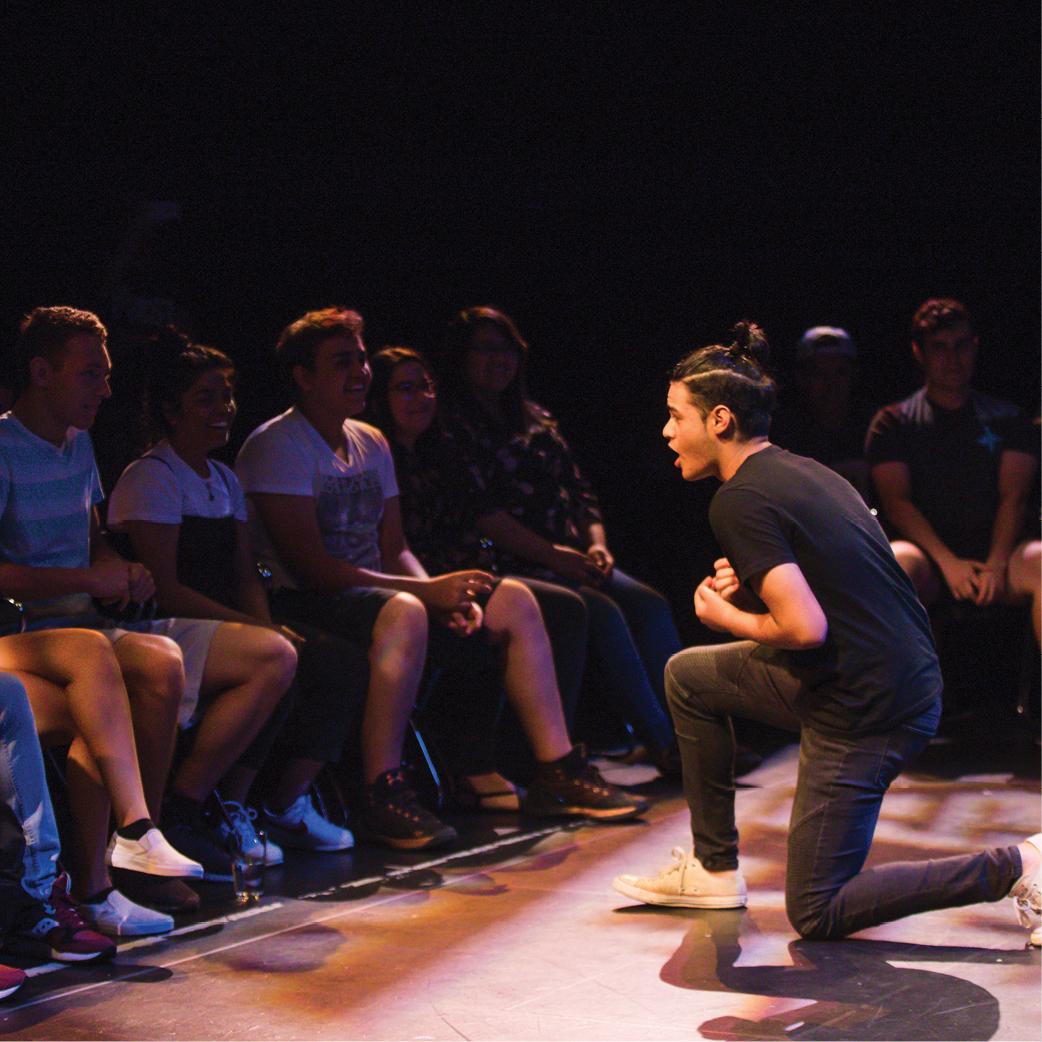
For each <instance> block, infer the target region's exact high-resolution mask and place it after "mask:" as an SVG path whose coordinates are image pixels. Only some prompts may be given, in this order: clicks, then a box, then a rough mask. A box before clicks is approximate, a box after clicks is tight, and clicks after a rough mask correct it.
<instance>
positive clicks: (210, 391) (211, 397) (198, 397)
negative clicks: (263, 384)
mask: <svg viewBox="0 0 1042 1042" xmlns="http://www.w3.org/2000/svg"><path fill="white" fill-rule="evenodd" d="M234 381H235V374H234V373H233V372H232V371H231V370H230V369H211V370H209V371H208V372H205V373H202V374H201V375H200V376H199V377H198V379H196V381H195V383H193V384H192V386H191V387H189V388H188V390H187V391H186V392H185V393H184V395H183V396H182V398H181V401H180V404H179V405H178V407H177V409H176V410H171V411H170V412H168V413H167V422H168V423H169V424H170V428H171V434H170V438H171V441H174V442H176V443H178V444H182V445H189V444H190V445H192V446H195V447H198V449H199V450H201V451H203V452H212V451H213V450H214V449H219V448H222V447H223V446H225V445H227V444H228V435H229V434H230V433H231V427H232V423H233V422H234V421H235V413H236V408H237V407H236V404H235V382H234Z"/></svg>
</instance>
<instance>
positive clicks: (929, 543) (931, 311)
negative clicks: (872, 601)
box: [865, 299, 1042, 640]
mask: <svg viewBox="0 0 1042 1042" xmlns="http://www.w3.org/2000/svg"><path fill="white" fill-rule="evenodd" d="M977 346H978V343H977V335H976V333H975V332H974V329H973V324H972V322H971V320H970V315H969V312H968V311H967V310H966V308H965V307H964V306H963V305H962V304H960V303H959V302H958V301H957V300H946V299H937V300H928V301H926V302H925V303H924V304H922V305H921V306H920V308H919V310H918V311H916V313H915V317H914V318H913V319H912V353H913V354H914V356H915V359H916V361H917V362H918V363H919V365H920V366H921V367H922V370H923V386H922V387H921V388H920V389H919V390H918V391H916V392H915V394H913V395H911V396H910V397H908V398H905V399H904V400H903V401H900V402H896V403H894V404H892V405H888V406H886V407H885V408H883V409H881V410H880V411H879V412H878V413H876V415H875V417H874V419H873V420H872V424H871V427H870V428H869V432H868V438H867V441H866V444H865V455H866V456H867V458H868V463H869V466H870V468H871V476H872V482H873V484H874V485H875V488H876V492H877V494H878V497H879V502H880V505H881V507H882V513H883V516H884V518H885V520H886V521H887V522H888V523H889V524H890V525H891V526H892V527H893V529H894V530H895V531H896V532H897V533H898V534H899V535H900V536H901V537H902V538H900V539H898V540H897V541H895V542H894V544H893V549H894V553H895V554H896V555H897V559H898V561H900V562H901V566H902V567H903V568H904V570H905V571H906V572H907V573H908V574H909V576H910V577H911V579H912V582H913V583H914V584H915V588H916V591H917V593H918V594H919V599H920V600H921V601H922V602H923V603H924V604H925V605H927V606H928V607H929V606H931V605H933V604H934V603H936V602H937V600H938V599H939V598H941V597H942V596H945V595H946V594H947V595H950V596H951V597H953V598H954V599H955V600H963V601H972V602H973V603H974V604H978V605H987V604H991V603H994V602H996V601H1007V602H1012V603H1016V602H1021V601H1030V602H1031V614H1032V623H1033V626H1034V629H1035V639H1036V640H1038V638H1039V587H1040V570H1039V565H1040V560H1042V543H1040V542H1039V540H1038V539H1025V538H1024V535H1025V530H1024V520H1025V513H1026V510H1025V507H1026V504H1027V500H1028V494H1029V492H1030V491H1031V487H1032V483H1033V482H1034V480H1035V475H1036V473H1037V470H1038V431H1037V430H1036V429H1035V428H1034V427H1033V426H1032V424H1031V423H1030V421H1029V420H1028V418H1027V417H1026V416H1025V415H1024V414H1023V413H1022V411H1021V410H1020V409H1019V408H1018V407H1017V406H1016V405H1013V404H1012V403H1011V402H1004V401H1001V400H1000V399H997V398H991V397H989V396H988V395H985V394H982V393H981V392H980V391H977V390H975V389H974V388H973V375H974V368H975V364H976V359H977Z"/></svg>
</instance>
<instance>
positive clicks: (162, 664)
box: [115, 633, 185, 703]
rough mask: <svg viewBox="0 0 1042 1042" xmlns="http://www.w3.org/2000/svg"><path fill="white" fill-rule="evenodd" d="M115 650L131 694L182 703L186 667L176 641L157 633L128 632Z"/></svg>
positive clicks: (118, 642)
mask: <svg viewBox="0 0 1042 1042" xmlns="http://www.w3.org/2000/svg"><path fill="white" fill-rule="evenodd" d="M115 651H116V659H117V661H118V662H119V664H120V668H121V669H122V671H123V679H124V681H125V682H126V685H127V689H128V691H129V692H130V693H131V694H132V695H136V696H139V697H140V696H146V697H150V698H155V699H160V700H162V701H164V702H167V701H170V702H177V703H180V701H181V696H182V695H183V694H184V686H185V668H184V659H183V657H182V655H181V649H180V648H179V647H178V646H177V644H176V643H175V642H174V641H172V640H171V639H170V638H169V637H161V636H158V635H155V634H148V633H129V634H127V636H125V637H123V638H121V639H120V640H119V641H117V643H116V645H115Z"/></svg>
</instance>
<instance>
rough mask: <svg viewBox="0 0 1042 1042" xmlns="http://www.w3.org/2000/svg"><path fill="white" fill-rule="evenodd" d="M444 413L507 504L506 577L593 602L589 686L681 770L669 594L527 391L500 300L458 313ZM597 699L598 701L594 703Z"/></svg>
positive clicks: (482, 476)
mask: <svg viewBox="0 0 1042 1042" xmlns="http://www.w3.org/2000/svg"><path fill="white" fill-rule="evenodd" d="M445 355H446V357H445V363H444V365H443V367H442V370H441V375H442V377H443V378H444V381H445V392H446V393H445V399H446V404H447V406H448V408H447V409H446V419H447V420H448V421H449V423H450V425H451V427H452V429H453V431H454V432H455V433H456V434H457V436H458V438H459V440H460V443H461V445H462V446H463V450H464V452H466V453H467V458H468V462H469V464H470V465H471V468H472V471H473V472H474V474H475V476H476V477H477V478H478V480H479V482H480V483H481V484H482V486H483V487H484V488H486V489H488V490H489V492H490V494H491V496H492V499H493V501H494V502H495V503H496V505H497V506H499V507H500V508H501V509H500V510H499V511H497V513H495V514H492V515H488V516H486V517H484V518H482V519H481V524H480V531H481V533H482V534H483V535H485V536H487V537H489V538H490V539H492V540H494V542H495V545H496V553H497V557H498V559H499V563H500V567H501V569H502V571H503V572H504V573H505V574H510V575H514V576H518V577H523V578H526V579H527V578H534V579H540V580H545V581H547V582H550V583H553V584H557V585H564V586H568V587H570V588H572V589H574V590H576V591H577V592H578V593H579V596H580V597H582V599H583V603H584V604H585V605H586V611H587V619H588V624H589V649H588V655H587V662H586V666H587V674H586V689H587V691H588V692H590V693H591V694H592V695H593V697H592V698H591V699H590V701H591V707H592V706H593V705H597V706H605V707H609V708H611V709H613V710H614V711H615V712H616V714H618V715H621V716H622V718H623V719H624V720H626V721H628V722H629V723H630V724H632V725H633V729H634V731H635V732H636V734H637V736H638V737H639V738H640V740H641V742H643V743H644V745H645V746H646V748H647V750H648V753H649V754H650V757H651V759H652V760H653V761H654V762H655V763H656V765H657V766H658V767H659V769H660V770H662V771H663V772H664V773H666V774H675V772H676V766H677V753H676V746H675V743H674V742H673V737H672V734H671V730H672V728H671V726H670V721H669V715H668V713H667V712H666V708H665V691H664V689H663V686H662V671H663V669H664V668H665V664H666V661H667V660H668V659H669V656H670V655H672V654H673V653H674V652H676V651H679V650H680V646H681V645H680V637H679V635H678V633H677V628H676V624H675V623H674V621H673V615H672V611H671V609H670V606H669V603H668V601H667V600H666V599H665V598H664V597H663V596H662V594H660V593H659V592H658V591H657V590H654V589H652V588H651V587H650V586H648V585H647V584H645V583H643V582H641V581H639V580H638V579H636V578H634V577H632V576H630V575H628V574H626V573H625V572H624V571H623V570H622V568H621V567H619V566H618V565H617V564H616V562H615V557H614V555H613V554H612V552H611V550H610V549H609V546H608V544H609V540H608V535H607V529H606V526H605V521H604V516H603V511H602V510H601V505H600V501H599V500H598V497H597V494H596V492H595V490H594V489H593V486H592V485H591V484H590V482H589V481H588V480H587V479H586V477H585V475H584V474H583V473H582V471H581V469H580V468H579V466H578V463H577V462H576V459H575V456H574V454H573V452H572V449H571V446H570V445H569V444H568V441H567V440H566V438H565V436H564V434H563V432H562V430H561V427H560V425H559V424H558V422H557V420H556V419H555V418H554V417H553V416H552V415H551V414H550V413H549V412H548V411H547V410H546V409H544V408H543V407H542V406H541V405H539V404H538V403H536V402H534V401H532V400H531V399H530V398H529V397H528V392H527V365H528V344H527V343H526V342H525V340H524V339H523V338H522V336H521V334H520V332H519V331H518V329H517V326H515V325H514V323H513V321H512V320H511V319H510V317H509V316H508V315H505V314H504V313H503V312H502V311H498V310H497V309H496V308H491V307H471V308H466V309H464V310H463V311H460V312H459V313H458V314H457V315H456V317H455V318H454V320H453V321H452V323H451V324H450V326H449V331H448V336H447V338H446V341H445ZM595 700H596V701H595Z"/></svg>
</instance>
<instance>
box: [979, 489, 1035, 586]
mask: <svg viewBox="0 0 1042 1042" xmlns="http://www.w3.org/2000/svg"><path fill="white" fill-rule="evenodd" d="M1025 502H1026V499H1025V497H1024V496H1021V495H1007V496H1003V497H1002V498H1001V499H1000V500H999V508H998V510H997V511H996V512H995V523H994V525H993V526H992V530H991V549H990V550H989V551H988V564H990V565H992V566H993V567H997V568H1005V567H1006V565H1007V564H1008V563H1009V555H1010V554H1011V553H1012V552H1013V547H1014V546H1016V544H1017V537H1018V536H1019V535H1020V531H1021V526H1022V525H1023V524H1024V504H1025Z"/></svg>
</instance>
